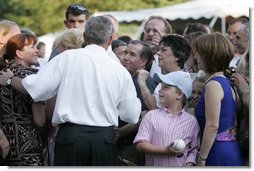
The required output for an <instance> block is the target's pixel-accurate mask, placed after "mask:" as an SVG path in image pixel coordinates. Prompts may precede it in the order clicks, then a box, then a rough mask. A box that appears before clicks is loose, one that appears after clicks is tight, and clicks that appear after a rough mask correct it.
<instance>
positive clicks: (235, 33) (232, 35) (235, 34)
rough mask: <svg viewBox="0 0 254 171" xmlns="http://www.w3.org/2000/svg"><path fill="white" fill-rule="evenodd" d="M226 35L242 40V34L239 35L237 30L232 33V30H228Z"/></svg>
mask: <svg viewBox="0 0 254 171" xmlns="http://www.w3.org/2000/svg"><path fill="white" fill-rule="evenodd" d="M226 36H227V37H229V38H230V37H233V38H235V39H237V40H240V39H241V38H242V37H241V36H239V35H238V33H237V32H234V33H230V32H228V33H227V34H226Z"/></svg>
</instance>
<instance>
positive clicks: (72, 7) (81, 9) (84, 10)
mask: <svg viewBox="0 0 254 171" xmlns="http://www.w3.org/2000/svg"><path fill="white" fill-rule="evenodd" d="M73 10H79V11H81V12H82V13H85V14H86V15H87V14H89V11H88V9H87V8H86V7H84V6H83V5H79V4H75V5H70V6H69V7H68V8H67V11H66V12H72V11H73Z"/></svg>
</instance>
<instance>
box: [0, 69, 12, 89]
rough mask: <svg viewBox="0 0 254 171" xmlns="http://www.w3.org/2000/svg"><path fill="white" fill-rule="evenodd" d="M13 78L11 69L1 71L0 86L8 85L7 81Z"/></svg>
mask: <svg viewBox="0 0 254 171" xmlns="http://www.w3.org/2000/svg"><path fill="white" fill-rule="evenodd" d="M12 76H13V72H12V71H11V70H10V69H7V70H6V72H5V71H0V85H3V86H5V85H7V80H8V79H9V78H11V77H12Z"/></svg>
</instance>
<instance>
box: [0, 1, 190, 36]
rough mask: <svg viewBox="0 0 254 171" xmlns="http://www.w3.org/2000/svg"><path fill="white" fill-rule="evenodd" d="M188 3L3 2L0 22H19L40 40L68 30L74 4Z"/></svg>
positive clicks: (99, 7) (141, 4)
mask: <svg viewBox="0 0 254 171" xmlns="http://www.w3.org/2000/svg"><path fill="white" fill-rule="evenodd" d="M184 1H186V0H139V1H137V0H128V1H126V0H1V1H0V19H8V20H13V21H16V22H17V23H18V24H19V25H20V27H21V28H30V29H31V30H33V31H34V32H35V33H36V34H37V35H38V36H39V35H43V34H45V33H49V32H55V31H58V30H61V29H64V24H63V20H64V19H65V10H66V8H67V7H68V5H70V4H72V3H82V4H84V5H85V6H86V7H87V8H88V9H89V11H90V14H93V13H94V12H95V11H117V10H136V9H143V8H154V7H162V6H166V5H172V4H175V3H180V2H184Z"/></svg>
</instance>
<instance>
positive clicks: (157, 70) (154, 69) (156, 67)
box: [149, 54, 161, 78]
mask: <svg viewBox="0 0 254 171" xmlns="http://www.w3.org/2000/svg"><path fill="white" fill-rule="evenodd" d="M155 73H158V74H161V67H160V66H159V57H158V54H155V55H154V59H153V63H152V67H151V70H150V72H149V76H150V77H152V78H153V75H154V74H155Z"/></svg>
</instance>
